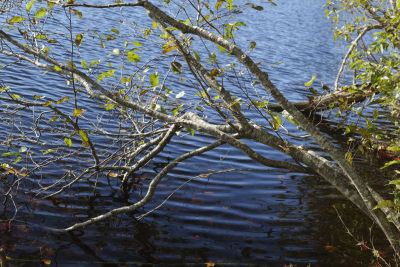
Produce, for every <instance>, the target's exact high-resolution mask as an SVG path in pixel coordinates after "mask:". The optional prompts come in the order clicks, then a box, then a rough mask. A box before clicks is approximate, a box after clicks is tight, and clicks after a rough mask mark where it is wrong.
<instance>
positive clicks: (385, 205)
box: [373, 200, 394, 210]
mask: <svg viewBox="0 0 400 267" xmlns="http://www.w3.org/2000/svg"><path fill="white" fill-rule="evenodd" d="M389 207H394V203H393V201H391V200H382V201H381V202H379V203H378V205H376V206H375V207H374V208H373V210H376V209H381V208H389Z"/></svg>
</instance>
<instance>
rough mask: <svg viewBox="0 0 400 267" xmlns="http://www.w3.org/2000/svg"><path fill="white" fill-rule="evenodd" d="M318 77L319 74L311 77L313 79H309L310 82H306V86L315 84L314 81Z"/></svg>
mask: <svg viewBox="0 0 400 267" xmlns="http://www.w3.org/2000/svg"><path fill="white" fill-rule="evenodd" d="M316 77H317V75H313V76H312V78H311V80H310V81H308V82H306V83H305V84H304V86H307V87H309V86H311V85H312V84H313V82H314V80H315V78H316Z"/></svg>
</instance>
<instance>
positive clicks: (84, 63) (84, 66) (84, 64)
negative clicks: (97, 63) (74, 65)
mask: <svg viewBox="0 0 400 267" xmlns="http://www.w3.org/2000/svg"><path fill="white" fill-rule="evenodd" d="M81 65H82V67H83V68H84V69H88V68H89V66H88V65H87V64H86V61H85V60H84V59H82V61H81Z"/></svg>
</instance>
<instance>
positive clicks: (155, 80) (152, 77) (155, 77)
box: [150, 72, 160, 87]
mask: <svg viewBox="0 0 400 267" xmlns="http://www.w3.org/2000/svg"><path fill="white" fill-rule="evenodd" d="M159 77H160V76H159V75H158V74H157V73H156V72H154V73H152V74H150V83H151V84H152V85H153V87H156V86H157V85H158V83H159V80H158V78H159Z"/></svg>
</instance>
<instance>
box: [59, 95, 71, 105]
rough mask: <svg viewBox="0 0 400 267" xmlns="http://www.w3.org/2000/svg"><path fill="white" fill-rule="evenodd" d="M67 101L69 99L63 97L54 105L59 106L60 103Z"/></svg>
mask: <svg viewBox="0 0 400 267" xmlns="http://www.w3.org/2000/svg"><path fill="white" fill-rule="evenodd" d="M68 99H69V97H68V96H64V97H63V98H61V99H59V100H57V102H56V104H61V103H62V102H64V101H67V100H68Z"/></svg>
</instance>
